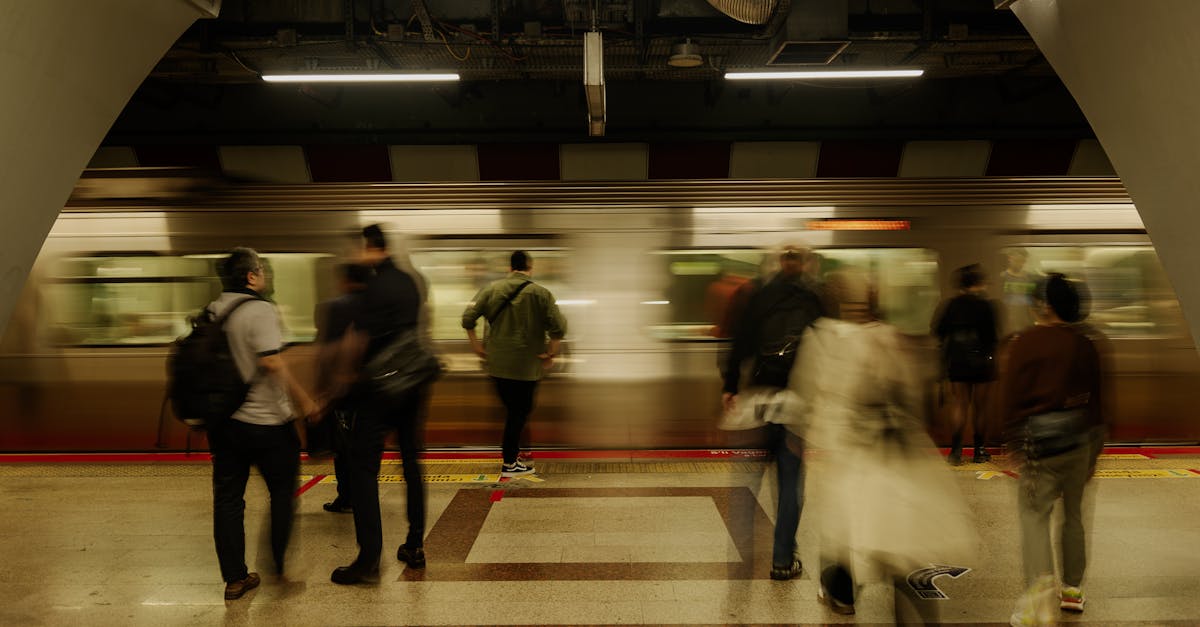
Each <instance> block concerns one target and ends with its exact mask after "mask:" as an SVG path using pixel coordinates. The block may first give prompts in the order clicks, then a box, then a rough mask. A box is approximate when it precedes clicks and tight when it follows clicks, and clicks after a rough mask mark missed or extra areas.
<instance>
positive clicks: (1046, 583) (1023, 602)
mask: <svg viewBox="0 0 1200 627" xmlns="http://www.w3.org/2000/svg"><path fill="white" fill-rule="evenodd" d="M1057 592H1058V585H1057V584H1055V583H1054V578H1053V577H1051V576H1050V575H1043V576H1042V577H1039V578H1038V580H1037V581H1035V582H1034V584H1033V585H1032V586H1030V587H1029V589H1028V590H1026V591H1025V592H1024V593H1023V594H1022V595H1021V598H1020V599H1019V600H1018V601H1017V607H1016V609H1014V610H1013V613H1012V616H1011V617H1010V618H1009V620H1008V624H1010V625H1012V626H1013V627H1034V626H1043V625H1054V624H1056V623H1057V618H1058V616H1057V614H1058V613H1057V612H1056V611H1055V610H1054V597H1055V596H1057Z"/></svg>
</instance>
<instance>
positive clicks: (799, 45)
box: [767, 0, 850, 65]
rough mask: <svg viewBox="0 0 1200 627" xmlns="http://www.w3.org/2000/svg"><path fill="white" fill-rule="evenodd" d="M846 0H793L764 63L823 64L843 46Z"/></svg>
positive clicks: (846, 27) (846, 32)
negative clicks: (767, 59)
mask: <svg viewBox="0 0 1200 627" xmlns="http://www.w3.org/2000/svg"><path fill="white" fill-rule="evenodd" d="M849 32H850V7H849V0H807V1H806V2H793V3H792V7H791V11H789V12H788V15H787V21H786V22H785V23H784V27H783V29H782V31H781V32H780V33H779V35H777V36H776V37H775V46H774V49H775V52H774V53H773V54H772V55H771V60H770V61H768V62H767V65H825V64H829V63H831V62H833V60H834V59H835V58H837V56H838V55H839V54H841V52H842V51H843V50H845V49H846V47H847V46H849V45H850V41H849V39H848V36H849Z"/></svg>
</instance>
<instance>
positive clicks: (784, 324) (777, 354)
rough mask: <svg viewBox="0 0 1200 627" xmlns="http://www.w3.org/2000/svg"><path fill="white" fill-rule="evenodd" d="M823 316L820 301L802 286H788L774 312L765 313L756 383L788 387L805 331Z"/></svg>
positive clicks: (754, 378) (759, 344)
mask: <svg viewBox="0 0 1200 627" xmlns="http://www.w3.org/2000/svg"><path fill="white" fill-rule="evenodd" d="M820 316H821V306H820V303H819V302H818V301H817V297H816V295H815V294H813V293H812V292H810V291H808V290H807V289H805V288H803V287H800V286H799V285H787V286H785V287H784V289H783V294H782V295H781V296H779V297H778V298H777V299H776V300H775V302H774V303H772V305H771V306H770V308H768V309H766V310H764V311H763V313H762V319H761V322H760V323H759V327H758V346H757V347H756V351H757V354H756V355H755V360H754V377H753V382H754V383H755V384H757V385H770V386H773V387H781V388H782V387H787V384H788V377H789V376H790V374H791V372H792V365H793V364H795V363H796V352H797V350H798V349H799V348H800V338H801V337H802V336H803V335H804V331H805V329H807V328H808V327H810V326H812V323H813V322H815V321H816V319H817V318H819V317H820Z"/></svg>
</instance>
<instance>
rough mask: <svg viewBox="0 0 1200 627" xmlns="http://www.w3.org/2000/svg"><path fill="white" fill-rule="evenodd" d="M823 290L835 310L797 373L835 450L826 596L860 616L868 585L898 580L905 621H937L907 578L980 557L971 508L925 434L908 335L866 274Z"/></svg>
mask: <svg viewBox="0 0 1200 627" xmlns="http://www.w3.org/2000/svg"><path fill="white" fill-rule="evenodd" d="M822 292H823V297H824V300H825V305H824V308H825V311H826V312H827V313H828V316H827V317H823V318H821V319H819V320H817V321H816V323H815V324H814V325H813V327H812V329H811V330H809V331H808V332H807V333H805V336H804V339H803V341H802V342H801V347H800V354H799V356H798V359H797V363H796V368H795V370H793V372H792V376H791V387H792V390H793V391H794V392H795V393H796V395H797V396H798V397H799V399H800V401H801V402H802V405H803V406H805V407H806V408H807V411H808V413H809V418H808V421H807V422H808V429H807V432H806V433H807V434H806V437H807V439H808V442H809V444H810V445H811V446H813V447H815V448H819V449H823V450H824V451H825V452H826V453H827V454H826V455H824V456H823V458H822V459H823V461H822V463H821V464H820V465H818V468H820V469H821V471H820V472H818V473H817V474H816V481H814V482H812V485H813V487H814V493H815V494H814V496H815V499H814V500H815V507H814V509H815V512H816V516H817V520H818V521H819V522H818V528H819V529H820V537H821V547H820V548H821V560H822V568H821V573H820V577H819V588H818V598H819V599H820V600H821V601H822V602H824V603H826V604H827V605H829V606H830V607H831V608H832V609H833V610H834V611H835V612H837V613H841V614H853V613H854V605H855V601H856V598H857V597H858V589H859V588H860V587H861V586H862V585H864V584H866V583H869V582H872V581H875V580H883V581H889V582H890V583H891V584H892V585H893V587H894V589H895V615H896V620H897V622H898V623H900V624H934V623H936V622H937V620H938V613H937V608H936V603H931V602H930V601H928V600H925V599H922V598H920V597H919V596H918V595H917V594H916V593H915V591H914V590H913V588H912V586H910V585H908V584H907V581H906V578H907V576H908V574H909V573H912V572H913V571H914V570H917V569H920V568H924V567H927V566H929V564H931V563H937V564H954V563H961V562H959V560H961V559H964V558H966V557H968V556H969V555H970V554H971V551H972V547H973V546H974V544H975V541H976V540H975V537H974V535H973V533H972V531H971V528H970V525H969V522H968V516H967V511H966V507H965V505H964V504H963V500H962V498H961V494H960V493H959V491H958V488H957V486H956V485H955V484H954V478H953V476H952V473H950V472H949V471H948V470H947V469H946V468H945V465H944V463H943V462H942V461H941V457H940V456H939V455H938V453H937V450H936V448H934V446H933V441H932V440H931V439H930V438H929V436H928V434H927V433H926V432H925V427H924V419H923V415H922V408H923V407H924V406H925V405H924V402H923V398H922V395H923V392H922V386H921V383H920V381H919V378H918V376H917V368H916V367H915V365H914V364H913V361H912V359H911V358H910V356H909V355H908V354H907V351H906V350H905V344H904V339H903V338H902V336H901V334H900V333H899V331H897V330H896V329H895V328H894V327H892V326H890V325H888V324H885V323H883V322H881V321H880V320H878V319H877V317H876V315H875V306H874V298H873V296H872V292H871V289H870V284H869V282H868V280H867V278H866V276H865V275H864V274H863V273H861V272H859V271H857V270H855V269H853V268H847V269H843V270H839V271H837V272H833V273H830V274H829V275H827V276H826V284H825V287H824V288H823V290H822Z"/></svg>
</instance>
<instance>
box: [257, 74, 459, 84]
mask: <svg viewBox="0 0 1200 627" xmlns="http://www.w3.org/2000/svg"><path fill="white" fill-rule="evenodd" d="M262 79H263V80H264V81H266V82H268V83H420V82H429V81H456V80H458V74H263V76H262Z"/></svg>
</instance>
